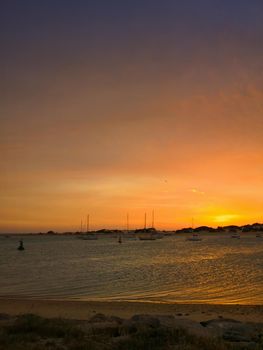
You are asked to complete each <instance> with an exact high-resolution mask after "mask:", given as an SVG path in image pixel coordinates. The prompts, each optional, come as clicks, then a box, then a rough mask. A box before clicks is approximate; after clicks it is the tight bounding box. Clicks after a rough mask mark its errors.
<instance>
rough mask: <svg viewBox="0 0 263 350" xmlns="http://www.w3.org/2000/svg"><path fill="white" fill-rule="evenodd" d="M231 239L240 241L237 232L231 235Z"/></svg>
mask: <svg viewBox="0 0 263 350" xmlns="http://www.w3.org/2000/svg"><path fill="white" fill-rule="evenodd" d="M231 238H236V239H240V234H239V233H238V232H235V233H233V234H232V236H231Z"/></svg>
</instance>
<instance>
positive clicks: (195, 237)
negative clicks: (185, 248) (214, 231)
mask: <svg viewBox="0 0 263 350" xmlns="http://www.w3.org/2000/svg"><path fill="white" fill-rule="evenodd" d="M192 231H193V235H192V237H187V238H186V240H187V241H193V242H199V241H202V238H201V237H200V236H199V234H198V233H196V232H194V218H192Z"/></svg>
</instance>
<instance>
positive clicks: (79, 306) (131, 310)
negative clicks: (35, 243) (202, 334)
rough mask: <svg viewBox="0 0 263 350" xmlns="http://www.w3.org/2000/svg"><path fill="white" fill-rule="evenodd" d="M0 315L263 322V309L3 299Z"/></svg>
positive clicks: (261, 307) (259, 307)
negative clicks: (146, 317)
mask: <svg viewBox="0 0 263 350" xmlns="http://www.w3.org/2000/svg"><path fill="white" fill-rule="evenodd" d="M0 313H6V314H9V315H20V314H26V313H32V314H36V315H39V316H42V317H47V318H54V317H60V318H65V319H76V320H86V319H89V318H90V317H92V316H94V315H95V314H98V313H101V314H105V315H107V316H112V315H113V316H118V317H121V318H130V317H132V316H133V315H135V314H148V315H172V316H174V317H175V318H184V319H185V318H187V319H189V320H193V321H198V322H200V321H206V320H209V319H214V318H231V319H235V320H238V321H241V322H263V305H211V304H160V303H143V302H117V301H116V302H112V301H110V302H107V301H69V300H36V299H12V298H9V299H8V298H0Z"/></svg>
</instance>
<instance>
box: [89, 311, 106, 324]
mask: <svg viewBox="0 0 263 350" xmlns="http://www.w3.org/2000/svg"><path fill="white" fill-rule="evenodd" d="M107 321H108V317H107V316H105V315H104V314H100V313H99V314H96V315H94V316H92V317H91V318H90V319H89V322H90V323H100V322H107Z"/></svg>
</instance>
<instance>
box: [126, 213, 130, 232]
mask: <svg viewBox="0 0 263 350" xmlns="http://www.w3.org/2000/svg"><path fill="white" fill-rule="evenodd" d="M129 229H130V227H129V213H127V232H129Z"/></svg>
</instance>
